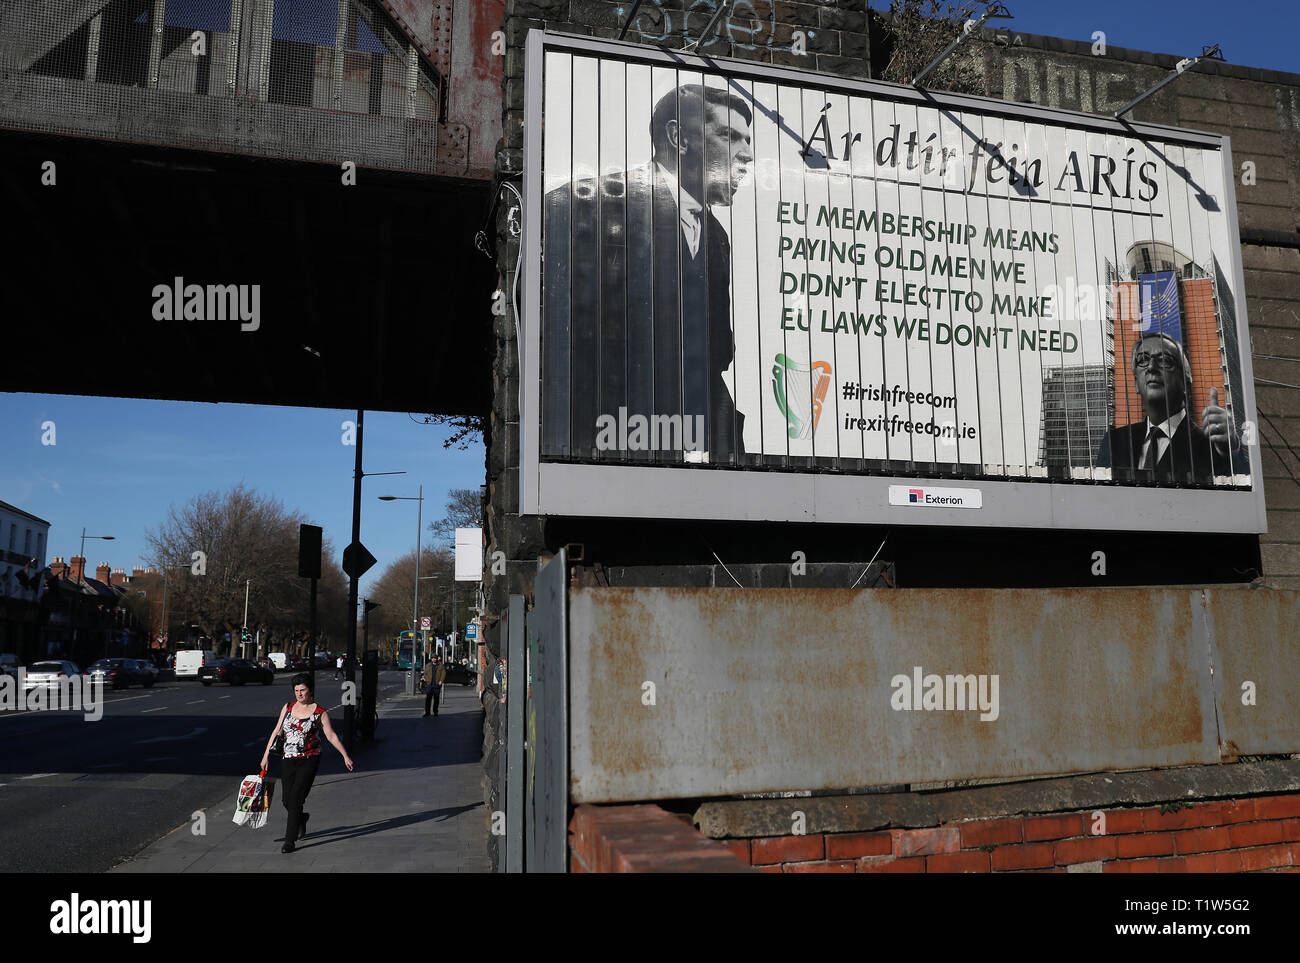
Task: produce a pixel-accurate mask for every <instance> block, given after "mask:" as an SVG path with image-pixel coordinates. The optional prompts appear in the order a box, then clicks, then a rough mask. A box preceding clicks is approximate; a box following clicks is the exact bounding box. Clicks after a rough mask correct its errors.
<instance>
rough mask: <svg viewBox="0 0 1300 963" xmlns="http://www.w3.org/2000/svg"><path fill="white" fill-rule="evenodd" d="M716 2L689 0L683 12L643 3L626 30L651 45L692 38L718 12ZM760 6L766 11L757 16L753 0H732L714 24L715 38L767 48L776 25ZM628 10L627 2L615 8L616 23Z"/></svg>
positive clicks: (657, 1) (658, 1)
mask: <svg viewBox="0 0 1300 963" xmlns="http://www.w3.org/2000/svg"><path fill="white" fill-rule="evenodd" d="M679 2H680V0H679ZM720 2H721V0H693V2H691V3H689V4H687V5H686V9H684V10H677V9H673V8H672V5H671V4H669V3H666V2H665V0H644V2H643V3H642V4H641V7H640V9H639V10H637V14H636V18H635V19H634V20H633V21H632V23H631V24H630V25H629V28H628V29H629V30H636V31H639V32H640V33H641V35H642V37H643V38H644V39H646V40H648V41H651V42H652V43H661V42H663V41H665V40H667V39H668V38H669V37H682V36H694V35H695V34H698V33H699V32H701V31H702V30H703V29H704V26H705V24H707V23H708V22H709V20H710V19H711V18H712V17H713V15H714V14H715V13H717V12H718V4H719V3H720ZM764 7H765V8H767V13H766V14H760V13H759V12H758V9H757V7H755V5H754V3H753V0H736V2H735V4H734V5H733V7H732V9H731V11H730V13H728V14H727V15H726V16H724V17H723V19H722V20H721V22H720V23H719V24H718V28H717V33H716V36H717V37H720V38H722V39H723V40H726V41H727V42H729V43H730V44H732V45H733V46H735V47H739V48H741V49H744V50H753V49H756V48H758V47H765V46H767V45H768V44H769V42H770V41H771V39H772V32H773V30H774V28H775V26H776V19H775V18H776V14H775V13H774V11H773V10H772V9H771V5H770V4H764ZM631 10H632V4H631V2H627V3H624V4H620V5H619V7H618V22H619V23H620V24H622V23H623V22H624V21H625V20H626V19H627V15H628V14H629V13H630V12H631ZM688 28H689V32H688Z"/></svg>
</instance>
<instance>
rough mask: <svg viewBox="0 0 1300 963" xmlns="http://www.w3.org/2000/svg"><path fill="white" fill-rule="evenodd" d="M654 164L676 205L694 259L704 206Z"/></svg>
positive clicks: (698, 244) (697, 248)
mask: <svg viewBox="0 0 1300 963" xmlns="http://www.w3.org/2000/svg"><path fill="white" fill-rule="evenodd" d="M654 164H655V167H657V168H658V169H659V176H660V177H662V178H663V179H664V183H666V184H667V185H668V192H669V193H670V194H671V195H672V197H673V201H674V202H675V203H676V204H677V217H678V219H679V220H680V221H681V224H682V233H683V234H685V235H686V242H687V244H688V245H689V246H690V249H691V257H695V255H696V254H697V253H698V252H699V249H700V215H701V214H702V213H703V211H704V205H703V204H701V203H700V202H699V201H697V200H696V199H695V198H693V197H692V196H691V195H690V194H689V193H688V192H687V191H686V190H685V189H684V188H683V187H682V186H681V184H680V183H679V182H678V180H677V178H676V176H674V175H673V173H672V171H670V170H668V168H666V167H664V165H663V164H661V163H659V162H658V161H655V162H654Z"/></svg>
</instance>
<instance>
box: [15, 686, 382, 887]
mask: <svg viewBox="0 0 1300 963" xmlns="http://www.w3.org/2000/svg"><path fill="white" fill-rule="evenodd" d="M291 677H292V676H291V675H290V674H289V673H280V674H278V675H277V676H276V681H275V683H274V685H269V686H265V685H244V686H228V685H213V686H210V687H209V686H204V685H202V684H200V683H199V682H197V681H188V680H184V681H166V682H159V683H157V684H156V685H154V687H153V688H151V689H143V688H140V687H135V688H132V689H124V690H119V691H117V692H111V691H110V692H106V693H105V694H104V707H103V708H104V713H103V717H102V718H101V719H99V720H97V721H94V722H91V721H87V720H86V719H85V717H84V714H83V713H81V712H66V711H60V712H0V872H64V873H98V872H104V871H105V870H108V869H110V868H112V867H113V866H115V865H117V864H118V863H120V862H122V861H123V860H124V859H127V858H128V857H130V856H132V855H134V854H135V853H137V852H139V851H140V850H141V849H142V848H144V847H145V846H147V845H149V844H150V843H152V842H153V841H154V840H156V839H159V838H160V837H162V836H163V835H165V834H166V833H168V832H170V831H171V830H172V829H174V828H176V827H177V826H179V825H181V824H182V823H186V822H189V821H190V819H191V814H193V813H194V812H196V811H197V810H200V809H204V808H206V807H210V806H212V805H214V804H215V803H216V802H218V801H222V800H225V799H226V797H227V796H229V797H232V798H233V796H234V795H235V793H236V791H237V790H238V788H239V780H240V778H241V777H242V776H244V775H246V774H248V773H252V772H256V771H257V768H258V762H259V761H260V759H261V756H262V751H263V749H264V747H265V745H266V740H267V738H268V737H269V736H270V733H271V727H272V726H273V725H274V724H275V719H276V716H277V715H278V713H279V709H280V707H281V706H282V705H283V704H284V703H285V702H286V701H288V700H290V699H292V698H293V690H292V687H291V686H290V683H289V680H290V678H291ZM316 684H317V691H316V701H317V702H318V703H320V704H321V705H323V706H324V707H325V708H326V709H327V710H329V712H330V719H331V721H332V722H333V723H334V724H335V727H336V729H337V730H338V731H339V733H340V736H341V735H342V728H343V710H342V708H341V703H342V683H340V682H335V681H333V673H332V672H328V671H326V672H320V673H317V676H316ZM359 686H360V683H359V682H358V688H359ZM401 689H402V674H401V673H398V672H388V671H384V672H380V675H379V698H380V702H381V704H382V702H383V699H384V697H385V696H386V695H391V694H395V693H397V692H400V691H401ZM320 771H321V773H322V774H326V773H330V772H335V771H340V772H341V771H343V760H342V758H341V757H340V756H339V754H338V752H337V751H335V750H334V749H333V748H332V747H330V746H326V747H325V749H324V758H323V759H322V762H321V770H320Z"/></svg>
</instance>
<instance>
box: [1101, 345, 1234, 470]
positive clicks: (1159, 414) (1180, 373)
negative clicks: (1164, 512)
mask: <svg viewBox="0 0 1300 963" xmlns="http://www.w3.org/2000/svg"><path fill="white" fill-rule="evenodd" d="M1132 367H1133V380H1134V383H1135V386H1136V388H1137V392H1138V395H1140V396H1141V398H1142V405H1143V407H1144V408H1145V410H1146V420H1145V421H1139V422H1135V423H1133V424H1131V425H1124V426H1123V427H1119V428H1112V429H1110V430H1109V431H1108V432H1107V433H1106V437H1104V438H1103V439H1102V440H1101V445H1100V446H1099V448H1098V450H1097V460H1096V466H1097V467H1098V468H1113V469H1114V470H1115V477H1116V478H1117V479H1123V480H1129V481H1131V480H1139V481H1144V480H1148V479H1149V480H1154V481H1164V482H1174V483H1177V484H1210V483H1212V482H1213V480H1214V476H1215V475H1239V474H1240V475H1248V474H1250V458H1249V456H1248V455H1247V454H1246V452H1245V450H1244V449H1242V448H1241V446H1240V442H1239V441H1238V439H1237V438H1236V437H1235V434H1234V433H1233V431H1232V422H1231V419H1230V418H1229V415H1228V412H1227V411H1226V410H1224V409H1223V408H1220V407H1219V397H1218V391H1217V389H1211V390H1210V404H1209V406H1208V407H1207V408H1206V409H1205V410H1204V411H1203V412H1202V413H1201V425H1202V426H1203V427H1198V426H1197V425H1195V424H1193V423H1192V418H1191V413H1190V412H1189V411H1188V409H1187V398H1188V395H1189V394H1190V393H1191V387H1192V368H1191V365H1190V363H1189V362H1188V360H1187V355H1186V353H1185V352H1184V351H1183V346H1182V345H1181V344H1179V343H1178V342H1177V341H1176V340H1174V339H1173V338H1172V337H1170V336H1169V335H1167V334H1163V333H1154V334H1148V335H1144V336H1143V337H1141V338H1139V339H1138V342H1137V344H1135V345H1134V346H1133V366H1132Z"/></svg>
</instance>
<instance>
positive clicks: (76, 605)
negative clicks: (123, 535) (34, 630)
mask: <svg viewBox="0 0 1300 963" xmlns="http://www.w3.org/2000/svg"><path fill="white" fill-rule="evenodd" d="M115 537H116V536H113V535H87V534H86V530H85V529H84V528H83V529H82V530H81V553H80V557H81V578H80V580H79V581H80V582H81V583H84V582H85V581H86V539H88V538H99V539H103V540H104V541H106V542H111V541H113V539H114V538H115ZM81 591H82V587H81V585H80V584H78V585H77V594H76V595H74V596H73V597H72V654H73V655H74V656H78V657H79V656H80V653H79V652H78V651H77V642H78V641H79V636H78V633H77V616H78V615H80V614H81ZM104 654H105V655H107V654H108V650H107V648H105V651H104Z"/></svg>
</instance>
